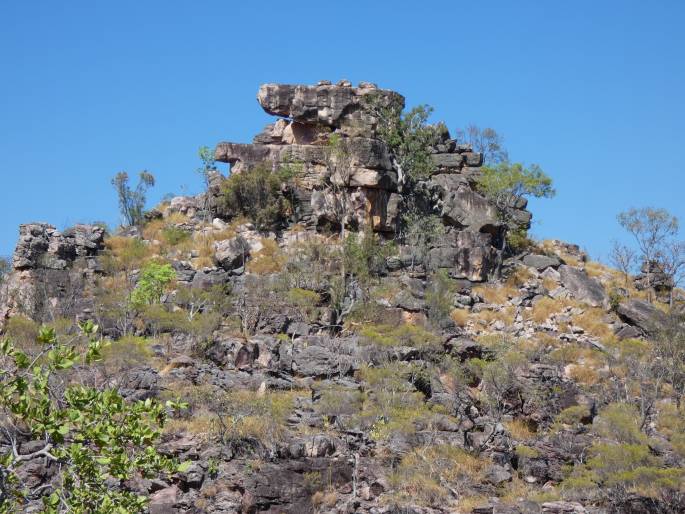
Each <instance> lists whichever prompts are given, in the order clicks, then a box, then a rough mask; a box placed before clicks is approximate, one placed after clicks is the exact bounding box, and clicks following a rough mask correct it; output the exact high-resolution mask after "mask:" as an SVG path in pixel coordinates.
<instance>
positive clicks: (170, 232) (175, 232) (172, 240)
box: [162, 227, 190, 246]
mask: <svg viewBox="0 0 685 514" xmlns="http://www.w3.org/2000/svg"><path fill="white" fill-rule="evenodd" d="M162 239H164V242H165V243H166V244H168V245H169V246H176V245H179V244H181V243H183V242H184V241H187V240H188V239H190V232H188V231H187V230H183V229H182V228H179V227H165V228H163V229H162Z"/></svg>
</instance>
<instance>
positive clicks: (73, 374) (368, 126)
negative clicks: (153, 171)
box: [0, 81, 685, 514]
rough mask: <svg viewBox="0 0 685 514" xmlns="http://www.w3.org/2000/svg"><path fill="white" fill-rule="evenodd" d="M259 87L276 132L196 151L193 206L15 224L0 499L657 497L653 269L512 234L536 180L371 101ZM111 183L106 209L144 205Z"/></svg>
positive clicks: (5, 287)
mask: <svg viewBox="0 0 685 514" xmlns="http://www.w3.org/2000/svg"><path fill="white" fill-rule="evenodd" d="M257 100H258V102H259V104H260V106H261V107H262V108H263V109H264V110H265V111H266V112H267V113H269V114H271V115H273V116H275V117H276V118H277V119H276V120H275V121H274V123H272V124H270V125H268V126H267V127H265V128H264V130H263V131H262V132H261V133H259V134H258V135H256V136H255V137H254V139H253V141H252V143H249V144H244V143H232V142H221V143H218V144H217V145H216V147H215V149H214V151H213V153H211V152H209V153H208V152H203V153H202V158H203V167H202V168H201V170H200V171H201V174H202V176H203V178H204V179H205V181H206V186H207V188H206V191H205V192H204V193H202V194H200V195H197V196H178V197H174V198H171V199H169V200H168V201H165V202H163V203H162V204H160V205H158V206H157V207H155V208H154V209H152V210H149V211H146V212H144V214H143V213H142V212H141V213H140V218H138V219H134V221H135V222H134V223H132V224H130V225H129V226H125V227H120V228H119V229H117V230H116V231H113V232H110V231H108V230H107V229H106V228H104V227H101V226H98V225H77V226H75V227H73V228H71V229H68V230H65V231H58V230H57V229H56V228H55V227H54V226H51V225H49V224H46V223H30V224H25V225H22V226H21V227H20V230H19V242H18V244H17V247H16V250H15V253H14V255H13V259H12V268H11V270H10V271H9V273H7V275H6V276H4V277H3V280H2V283H1V284H0V324H1V325H2V327H3V332H4V336H7V337H8V340H11V341H12V344H13V345H14V346H13V347H12V348H10V346H9V343H4V346H3V352H4V353H3V357H2V359H3V360H2V368H1V369H2V371H0V385H1V386H2V387H3V389H2V391H3V392H5V393H6V394H5V395H3V396H4V398H5V399H4V400H3V402H4V403H0V410H2V411H3V416H4V419H6V420H7V421H0V427H1V428H2V429H3V433H4V435H3V436H2V437H1V438H0V456H2V458H0V493H2V494H3V495H4V496H0V502H3V501H5V502H9V501H10V499H11V498H12V499H13V500H12V501H14V499H16V501H17V505H20V506H21V508H22V509H24V511H26V512H36V511H39V509H40V508H42V506H43V505H53V504H54V505H55V507H54V509H56V510H54V512H63V511H66V508H67V506H73V505H80V506H81V507H79V508H83V509H85V510H82V511H83V512H113V510H107V509H108V508H110V507H109V506H108V505H110V506H111V505H118V506H120V507H121V506H122V505H123V506H124V507H121V508H123V509H124V510H123V511H127V509H128V511H136V512H138V511H139V512H144V511H146V509H147V510H148V511H149V512H150V513H153V514H161V513H167V512H169V513H172V512H177V513H191V512H192V513H195V512H210V513H258V512H262V513H272V514H276V513H292V514H295V513H315V512H331V513H333V512H335V513H340V514H342V513H369V514H381V513H383V514H390V513H398V514H399V513H406V514H410V513H411V514H438V513H474V514H488V513H492V514H495V513H499V514H505V513H506V514H508V513H511V514H515V513H520V514H523V513H547V514H567V513H575V514H582V513H600V512H634V513H647V512H655V513H656V512H678V511H679V509H680V508H682V506H683V501H684V496H683V494H684V491H683V489H682V483H683V481H682V480H683V476H684V475H683V473H684V469H685V468H684V466H685V445H684V442H683V440H682V434H683V431H684V430H685V416H684V415H683V406H682V404H681V400H682V395H683V394H684V393H685V391H684V388H685V371H684V370H685V357H684V355H685V350H683V348H684V347H685V346H683V344H684V343H683V342H684V341H685V330H684V329H683V325H682V320H681V318H680V317H679V316H680V314H677V311H678V309H677V308H672V309H668V308H667V307H668V306H667V305H666V299H667V297H668V295H669V294H670V293H671V292H672V290H673V287H672V285H669V283H668V281H665V280H661V281H659V280H653V279H650V277H653V276H656V274H654V273H651V272H650V270H649V269H647V271H645V273H646V276H647V277H648V278H647V280H646V282H645V280H644V279H643V278H641V277H637V278H636V277H631V276H629V275H628V274H622V273H620V272H619V271H617V270H613V269H611V268H608V267H606V266H603V265H601V264H599V263H596V262H592V261H590V259H589V258H588V256H587V255H586V254H585V253H584V252H582V251H581V250H580V249H579V247H578V246H576V245H573V244H568V243H565V242H561V241H544V242H535V241H531V240H529V239H528V238H527V234H526V231H527V229H528V228H529V227H530V223H531V219H532V215H531V213H530V212H529V211H528V210H527V202H526V198H525V196H526V194H533V195H536V194H539V195H540V196H545V195H548V193H550V192H551V191H552V190H551V185H550V184H551V182H549V181H548V179H547V177H546V176H545V175H544V174H542V173H541V172H540V171H539V170H535V169H534V170H528V169H524V168H522V167H520V166H519V167H518V168H517V167H516V166H517V165H512V164H511V163H508V162H506V161H504V162H484V155H483V153H481V152H479V151H477V150H478V149H474V147H473V145H471V144H467V143H466V142H465V141H463V140H461V139H459V138H453V137H452V136H451V135H450V133H449V131H448V130H447V128H446V127H445V125H444V124H441V123H438V124H430V123H428V115H429V111H428V110H426V109H425V108H416V109H412V110H409V111H407V110H406V109H405V100H404V98H403V97H402V96H401V95H400V94H398V93H396V92H393V91H389V90H384V89H380V88H378V87H377V86H376V85H374V84H371V83H360V84H359V85H358V86H357V87H353V86H352V84H350V83H349V82H348V81H341V82H339V83H337V84H332V83H330V82H327V81H322V82H319V83H318V84H317V85H283V84H265V85H262V86H261V87H260V88H259V92H258V94H257ZM216 162H222V163H228V164H229V165H230V174H228V175H227V176H226V175H224V174H222V173H220V172H219V170H218V168H217V166H216V165H215V163H216ZM517 174H518V175H517ZM519 176H520V177H524V178H526V180H529V182H528V183H526V187H517V186H516V184H514V186H510V185H508V184H509V183H508V182H507V180H508V179H511V177H514V178H515V177H519ZM503 177H504V178H503ZM124 178H125V179H126V180H123V179H124ZM142 178H143V179H145V177H142ZM505 179H507V180H505ZM127 180H128V176H126V177H123V176H121V181H120V182H118V184H119V185H120V186H121V187H120V189H119V190H118V191H119V192H120V201H121V202H122V206H129V205H128V204H126V202H136V201H137V200H139V199H140V196H144V195H142V191H144V188H143V187H142V186H141V187H140V188H139V189H131V188H128V185H127V182H126V181H127ZM145 180H148V182H149V183H152V182H153V180H150V179H145ZM122 184H123V186H125V187H123V186H122ZM144 184H145V183H144ZM531 184H532V186H531ZM127 188H128V189H127ZM536 188H537V189H536ZM136 194H138V195H139V196H138V197H136V196H135V195H136ZM127 195H128V196H127ZM131 205H133V204H131ZM134 207H135V205H134ZM122 210H123V209H122ZM126 212H128V213H129V214H130V215H131V216H134V215H136V212H137V211H136V210H135V209H129V210H128V211H126ZM665 295H666V296H665ZM671 298H672V295H671ZM671 303H672V302H671ZM676 303H677V302H676ZM676 307H677V305H676ZM41 327H42V328H41ZM41 345H43V346H41ZM46 348H47V350H46ZM86 349H87V354H86V358H84V359H83V360H79V359H78V358H77V355H80V353H79V352H86ZM29 363H31V365H29ZM32 366H33V367H32ZM43 373H44V375H43ZM42 377H45V379H43V378H42ZM31 380H33V382H31ZM27 383H31V384H33V385H32V386H31V387H26V386H25V384H27ZM22 384H24V385H22ZM41 384H43V385H41ZM26 391H28V392H26ZM41 391H42V393H41ZM105 393H106V394H105ZM41 394H43V396H41ZM27 395H29V396H27ZM30 395H34V396H30ZM103 395H104V396H103ZM27 397H30V398H32V400H31V401H29V400H26V398H27ZM39 400H40V401H39ZM167 400H168V401H169V403H167V404H164V402H165V401H167ZM34 403H35V405H39V406H41V407H40V408H38V407H36V408H34V407H33V406H34ZM164 405H166V406H164ZM127 409H138V410H133V411H130V412H129V411H128V410H127ZM154 409H158V410H154ZM131 412H132V413H133V414H131ZM103 413H104V414H103ZM129 414H130V415H129ZM89 416H90V417H89ZM85 419H87V420H89V421H88V423H85V422H83V423H82V421H83V420H85ZM112 420H117V422H116V423H113V422H112ZM121 420H123V421H121ZM80 423H82V424H80ZM140 423H150V426H149V427H148V425H145V426H144V427H141V425H140ZM83 424H85V425H87V427H84V426H83ZM93 427H96V428H97V429H96V428H93ZM84 434H85V435H84ZM108 449H109V450H110V451H111V452H112V454H110V453H107V451H108ZM115 450H116V451H115ZM141 455H143V456H145V457H141ZM93 466H96V467H97V471H96V472H94V471H93ZM86 477H88V478H87V480H86ZM70 480H71V482H70ZM77 483H82V484H85V483H87V484H88V486H87V487H86V486H83V488H82V489H79V488H78V487H75V486H74V487H72V488H70V487H66V486H65V484H77ZM10 490H12V491H15V492H14V493H13V495H9V494H7V493H6V491H10ZM77 490H78V492H79V494H77V492H76V491H77ZM105 500H106V501H105ZM78 502H81V503H78ZM107 502H110V503H107ZM8 504H9V503H8ZM84 505H85V507H83V506H84ZM2 506H3V504H2V503H0V510H2ZM120 511H121V510H120ZM51 512H52V511H51Z"/></svg>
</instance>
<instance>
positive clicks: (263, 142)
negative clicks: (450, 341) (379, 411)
mask: <svg viewBox="0 0 685 514" xmlns="http://www.w3.org/2000/svg"><path fill="white" fill-rule="evenodd" d="M369 98H373V99H374V102H376V105H381V106H383V105H390V104H391V103H393V102H397V103H399V104H401V105H404V98H403V97H402V96H401V95H399V94H398V93H395V92H394V91H388V90H384V89H379V88H377V86H375V85H373V84H369V83H362V84H360V85H359V86H358V87H352V85H351V84H349V83H347V82H344V81H343V82H341V83H338V84H337V85H332V84H329V83H326V82H322V83H319V84H318V85H316V86H303V85H282V84H265V85H263V86H262V87H261V88H260V89H259V93H258V95H257V99H258V101H259V103H260V105H261V106H262V108H263V109H264V110H265V111H266V112H267V113H269V114H273V115H276V116H279V117H280V118H279V119H278V120H277V121H276V122H275V123H273V124H271V125H268V126H267V127H266V128H265V129H264V131H263V132H262V133H261V134H259V135H257V136H255V138H254V141H253V142H252V143H251V144H239V143H228V142H227V143H220V144H219V145H217V147H216V153H215V158H216V160H217V161H220V162H226V163H229V164H230V165H231V172H232V173H249V170H250V169H252V168H254V167H255V166H257V165H260V164H264V163H267V165H269V166H272V167H273V168H276V167H278V166H281V165H292V164H293V163H296V164H297V165H298V166H300V167H301V168H302V170H301V175H302V176H301V178H300V179H299V180H298V183H299V184H300V187H298V189H297V192H296V196H297V198H298V209H297V213H296V216H295V219H294V221H299V222H302V223H304V224H306V225H307V226H309V227H312V228H320V227H321V226H323V225H324V224H326V223H335V222H336V217H335V216H334V213H332V212H330V206H331V204H332V203H333V202H332V201H331V195H334V194H335V192H333V191H331V190H330V188H327V187H326V177H327V173H330V171H331V170H330V169H329V167H330V163H331V158H332V157H331V155H330V153H331V152H330V151H329V149H328V138H329V136H330V134H332V133H336V134H338V135H340V136H341V137H343V138H344V139H345V141H346V148H347V149H348V151H349V154H350V155H349V166H350V167H351V172H350V176H349V181H347V182H346V183H344V184H340V183H339V184H338V185H342V186H343V187H346V189H347V190H348V193H349V194H350V198H351V202H350V204H351V207H350V209H351V210H352V212H351V213H350V216H349V219H350V220H352V221H353V222H354V224H355V225H356V226H357V227H358V228H362V227H364V226H370V227H371V228H372V229H373V230H374V231H376V232H380V233H386V234H394V233H396V232H397V231H398V230H399V229H400V223H401V217H402V214H403V208H404V205H403V196H402V191H401V190H400V189H401V187H400V181H399V177H398V171H399V170H398V169H397V166H396V165H395V164H394V160H393V157H392V151H391V149H390V148H388V146H387V145H386V143H385V142H384V141H383V140H382V138H381V137H380V136H379V134H378V131H377V123H378V120H377V119H376V118H375V117H374V115H373V114H372V111H371V110H370V109H369V108H368V101H369ZM432 152H433V153H432V160H433V163H434V165H435V168H434V172H433V174H432V176H431V177H430V178H429V179H428V180H425V181H422V182H420V183H419V184H417V186H416V187H419V188H422V189H424V190H425V191H426V192H427V196H428V197H429V198H430V199H431V200H430V201H431V205H428V206H426V209H427V212H428V213H432V214H437V215H439V216H440V217H441V218H442V219H443V222H444V224H445V225H446V227H447V232H448V234H447V237H446V238H445V239H444V241H443V242H442V243H441V245H440V246H439V247H436V248H434V249H432V250H431V259H430V260H431V267H433V268H445V269H447V270H449V271H450V273H451V274H452V275H453V276H454V277H458V278H467V279H469V280H473V281H482V280H485V279H486V278H487V277H488V276H489V274H490V273H492V271H493V270H494V268H495V263H496V261H497V258H498V250H497V249H498V248H499V247H500V239H501V237H503V233H502V226H501V222H500V220H499V219H498V215H497V212H496V210H495V208H494V206H493V205H492V204H490V203H489V202H488V201H487V200H486V199H485V198H484V197H482V196H481V195H479V194H478V193H477V192H476V191H475V190H474V187H473V180H474V178H475V177H477V175H478V168H479V167H480V166H481V165H482V162H483V157H482V155H481V154H478V153H475V152H473V151H472V149H471V147H470V146H468V145H462V144H458V142H457V141H456V140H454V139H451V138H450V136H449V133H448V132H447V131H446V129H445V130H443V131H442V132H441V134H440V140H439V141H438V144H436V146H435V148H433V149H432ZM333 160H334V157H333ZM331 180H333V181H334V182H335V180H336V177H331ZM216 187H220V186H216ZM518 207H520V209H519V210H518V211H516V213H517V214H516V217H517V219H519V220H520V221H521V223H522V225H524V226H528V225H529V224H530V219H531V216H530V213H528V212H527V211H525V202H522V203H521V204H520V205H518ZM218 214H221V212H220V209H219V211H218Z"/></svg>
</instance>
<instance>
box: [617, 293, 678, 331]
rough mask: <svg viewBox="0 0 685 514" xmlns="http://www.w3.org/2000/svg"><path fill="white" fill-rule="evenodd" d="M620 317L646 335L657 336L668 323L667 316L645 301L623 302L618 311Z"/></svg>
mask: <svg viewBox="0 0 685 514" xmlns="http://www.w3.org/2000/svg"><path fill="white" fill-rule="evenodd" d="M616 313H617V314H618V315H619V317H620V318H621V319H622V320H623V321H625V322H626V323H628V324H629V325H632V326H634V327H636V328H638V329H639V330H640V332H641V333H642V334H644V335H654V334H656V333H657V332H658V331H659V329H660V327H661V326H662V325H663V324H664V323H665V322H666V318H667V317H666V314H664V313H663V312H661V311H660V310H659V309H657V308H656V307H654V305H652V304H651V303H649V302H645V301H643V300H629V301H627V302H622V303H620V304H619V306H618V308H617V309H616Z"/></svg>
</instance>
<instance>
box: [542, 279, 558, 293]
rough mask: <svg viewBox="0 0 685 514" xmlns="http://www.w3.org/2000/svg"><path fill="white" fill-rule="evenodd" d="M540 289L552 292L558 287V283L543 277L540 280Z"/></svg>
mask: <svg viewBox="0 0 685 514" xmlns="http://www.w3.org/2000/svg"><path fill="white" fill-rule="evenodd" d="M542 287H544V288H545V289H547V291H553V290H554V289H556V288H557V287H559V282H557V281H556V280H554V279H553V278H550V277H545V278H543V279H542Z"/></svg>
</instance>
